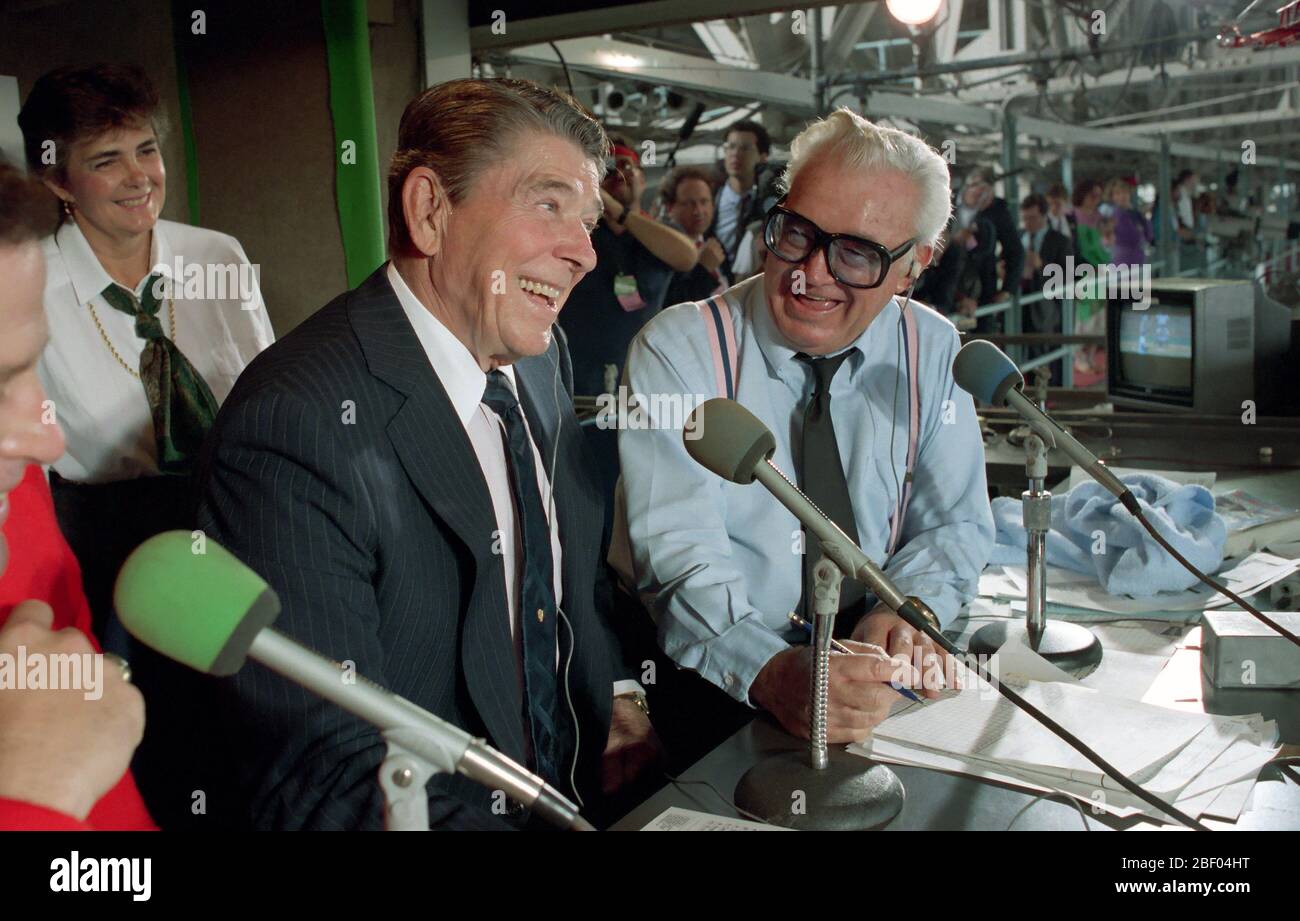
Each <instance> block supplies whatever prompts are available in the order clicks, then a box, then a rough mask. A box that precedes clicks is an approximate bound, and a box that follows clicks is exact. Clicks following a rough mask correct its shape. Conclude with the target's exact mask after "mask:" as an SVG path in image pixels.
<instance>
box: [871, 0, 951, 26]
mask: <svg viewBox="0 0 1300 921" xmlns="http://www.w3.org/2000/svg"><path fill="white" fill-rule="evenodd" d="M942 5H943V0H885V6H886V7H888V8H889V12H890V14H891V15H892V16H893V17H894V18H895V19H897V20H898V21H899V22H902V23H906V24H907V25H909V26H919V25H921V24H923V23H927V22H929V21H930V20H931V19H933V18H934V16H935V14H936V13H938V12H939V7H940V6H942Z"/></svg>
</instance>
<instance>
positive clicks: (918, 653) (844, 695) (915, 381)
mask: <svg viewBox="0 0 1300 921" xmlns="http://www.w3.org/2000/svg"><path fill="white" fill-rule="evenodd" d="M781 187H782V188H783V189H784V190H786V194H785V196H784V197H783V198H781V199H780V200H779V201H778V202H777V203H776V205H775V206H773V207H772V208H771V209H770V210H769V211H768V213H767V217H766V221H765V225H764V237H763V239H764V243H765V244H766V248H767V252H768V258H767V259H766V260H765V269H764V272H763V273H762V274H761V275H758V276H755V277H754V278H751V279H749V280H747V281H745V282H742V283H740V284H738V285H736V286H735V287H733V288H731V289H730V290H728V291H727V292H725V294H723V295H721V296H719V297H715V298H712V299H710V301H708V302H705V303H702V304H682V305H679V306H677V307H673V308H671V309H668V310H665V311H664V312H663V313H661V314H660V315H659V316H658V317H656V318H655V319H654V320H653V321H652V322H651V323H650V324H648V325H647V326H646V327H645V329H644V330H642V332H641V334H640V335H639V336H638V338H637V339H636V340H635V341H634V343H633V345H632V348H631V350H630V351H629V353H628V358H627V381H626V382H627V385H628V391H629V392H630V393H633V394H637V395H639V398H640V399H642V400H643V402H644V404H645V406H644V408H645V411H646V420H647V424H645V425H639V426H636V427H628V428H626V429H625V430H624V431H622V432H621V433H620V438H619V452H620V456H621V461H622V476H623V505H622V507H621V508H620V514H619V522H618V529H619V532H620V533H619V534H618V535H617V537H618V538H619V539H617V540H616V542H615V549H614V550H613V552H612V553H611V559H612V562H614V563H615V565H616V566H617V567H618V568H619V570H620V572H621V573H622V575H623V578H624V583H625V585H626V587H627V588H628V589H629V590H631V591H634V592H635V593H636V594H637V595H638V596H639V598H640V599H641V600H642V601H643V602H644V603H645V604H646V605H647V607H648V608H649V610H650V612H651V614H652V617H653V619H654V621H655V624H656V628H657V634H658V644H659V646H660V648H661V649H662V651H663V653H664V654H665V655H666V661H664V662H663V664H664V666H665V667H663V668H660V669H658V676H657V678H658V680H657V681H656V683H655V685H654V688H653V689H652V691H651V695H652V698H653V697H654V696H655V694H656V693H657V694H658V695H659V696H660V698H661V700H662V701H663V706H665V707H666V708H672V709H671V711H668V710H665V712H689V713H691V714H692V719H690V720H684V721H678V722H679V723H685V724H688V725H685V726H679V727H677V728H679V729H681V730H684V732H681V733H678V734H677V736H676V738H666V739H665V741H666V742H667V744H668V745H669V748H670V754H671V755H673V756H674V759H675V761H676V762H677V763H678V764H680V763H681V762H682V761H685V760H687V759H689V758H693V757H695V756H697V755H698V754H701V753H702V750H706V748H707V746H709V745H711V744H714V743H716V742H717V741H719V740H720V739H721V738H723V737H725V735H726V734H728V733H729V732H731V731H734V729H735V728H737V727H738V726H739V725H741V724H743V722H745V721H746V720H747V719H748V718H749V717H751V716H752V715H753V708H755V707H761V708H763V709H766V710H768V711H770V712H771V713H772V714H773V715H774V716H775V717H776V718H777V719H778V720H779V721H780V722H781V724H782V725H783V726H785V728H786V729H787V730H789V731H790V732H792V733H795V734H796V735H802V736H805V737H806V736H807V734H808V688H809V672H810V667H811V656H810V654H809V648H808V646H807V645H806V637H805V636H801V635H800V634H799V632H798V631H792V630H791V628H790V626H791V620H790V617H789V615H790V614H791V613H792V612H797V613H800V614H803V615H805V616H809V615H810V610H809V608H810V599H811V591H810V589H809V586H810V584H811V570H812V567H813V565H815V563H816V562H817V561H818V560H819V559H820V557H821V550H820V548H819V547H818V546H817V545H816V543H815V541H813V542H810V543H811V545H810V546H809V547H808V552H807V553H804V546H805V543H806V542H807V541H806V538H805V535H804V533H803V531H802V530H801V527H800V525H799V523H798V521H797V520H796V519H795V518H794V516H793V515H791V514H790V513H789V512H788V511H786V509H785V508H784V507H783V506H781V505H780V504H778V503H777V501H776V500H775V499H774V498H773V497H772V496H771V495H770V494H769V493H768V492H767V491H766V490H763V489H761V488H759V487H756V486H738V485H734V484H730V483H726V482H723V481H722V480H721V479H719V478H718V477H716V476H714V475H713V474H712V473H710V472H708V471H707V470H705V469H704V468H703V467H701V466H699V465H698V464H697V463H695V461H693V460H692V459H691V458H690V457H689V456H688V454H687V453H686V450H685V448H684V446H683V441H682V422H681V420H680V419H674V418H668V417H666V416H664V417H661V416H660V413H661V411H662V410H663V409H664V408H666V407H670V406H673V405H679V404H675V401H674V400H673V399H656V397H657V396H660V395H665V396H669V397H673V396H677V395H680V396H681V397H684V398H685V399H687V400H693V401H701V400H703V399H707V398H710V397H715V396H730V397H733V398H734V399H736V400H738V401H739V402H740V403H742V404H743V405H745V406H746V407H747V408H748V409H749V410H750V411H751V412H753V413H754V414H755V415H756V416H758V417H759V418H760V419H761V420H762V421H763V422H764V423H765V424H766V425H767V426H768V428H770V429H771V430H772V432H773V433H774V434H775V436H776V441H777V448H776V454H775V455H774V457H773V461H774V462H775V463H776V464H777V465H778V466H779V467H781V468H782V469H783V470H785V471H787V472H790V473H791V474H793V475H796V476H797V478H798V482H799V485H800V486H801V487H802V489H803V490H804V492H806V493H807V494H808V495H809V497H810V498H811V499H812V500H813V501H814V502H816V503H817V504H818V505H819V506H820V507H821V508H822V509H823V510H825V511H826V513H827V514H828V515H830V516H831V517H832V518H833V519H834V520H835V521H836V523H837V524H839V526H840V527H841V528H842V529H843V530H844V531H845V532H846V533H847V534H848V535H849V536H850V537H852V538H853V539H854V540H856V541H857V542H858V543H859V544H860V545H861V546H862V548H863V550H864V551H865V552H866V553H867V555H868V556H870V557H871V558H872V559H874V560H876V561H877V562H879V563H880V564H881V565H882V566H883V567H884V569H885V572H886V573H887V574H888V575H889V576H890V578H891V579H893V580H894V582H895V583H896V584H897V585H898V587H899V588H900V590H901V591H902V592H903V593H904V594H907V595H915V596H917V597H919V598H920V599H922V600H923V601H925V602H926V603H927V604H928V605H929V606H930V607H931V608H932V609H933V610H934V611H935V613H936V614H937V616H938V617H939V620H940V621H941V622H942V623H945V624H946V623H948V622H949V621H951V620H952V619H953V618H954V617H956V615H957V612H958V609H959V607H960V606H961V605H962V604H963V603H964V602H966V601H967V600H969V599H970V598H971V597H972V596H973V595H974V594H975V591H976V587H977V582H978V578H979V573H980V570H981V569H982V568H983V567H984V564H985V563H986V562H987V560H988V556H989V552H990V549H991V547H992V544H993V519H992V515H991V513H990V510H989V500H988V494H987V489H986V484H985V477H984V450H983V444H982V442H981V440H980V433H979V426H978V424H977V422H976V419H975V408H974V404H973V402H972V400H971V398H970V396H968V395H967V394H966V393H964V392H963V391H961V390H960V389H958V388H957V387H956V386H955V384H954V382H953V378H952V361H953V356H954V355H955V354H956V351H957V348H958V346H959V342H958V338H957V333H956V330H955V329H954V328H953V326H952V324H951V323H949V322H948V321H947V320H946V319H944V318H943V317H942V316H940V315H939V314H938V313H936V312H935V311H934V310H932V309H931V308H929V307H927V306H924V305H922V304H919V303H917V302H916V301H914V300H911V289H912V286H913V285H914V283H915V280H916V277H917V275H919V274H920V272H921V270H922V269H923V268H924V267H925V266H926V265H928V264H929V262H930V260H931V258H932V257H933V255H934V254H935V248H936V243H937V241H938V239H939V236H940V233H941V231H942V230H943V228H944V226H945V225H946V223H947V220H948V214H949V207H950V206H949V178H948V169H947V165H946V164H945V162H944V160H943V158H942V157H940V156H939V154H938V153H937V152H935V151H934V150H933V149H932V148H930V147H929V146H928V145H926V144H925V143H924V142H923V141H921V140H919V139H917V138H915V137H913V136H911V135H908V134H905V133H903V132H900V131H896V130H893V129H890V128H883V127H879V126H877V125H874V124H872V123H871V122H869V121H866V120H865V119H863V118H861V117H860V116H858V115H856V114H854V113H852V112H850V111H848V110H846V109H841V110H839V111H837V112H835V113H834V114H833V115H831V116H830V117H829V118H826V119H824V120H821V121H818V122H815V123H814V124H812V125H810V126H809V127H808V128H806V129H805V130H804V131H803V133H802V134H800V135H799V136H798V137H797V138H796V139H795V140H794V142H793V144H792V145H791V159H790V164H789V166H788V168H787V169H786V172H785V175H784V176H783V177H782V180H781ZM809 619H811V618H810V617H809ZM837 632H842V633H843V634H844V635H845V636H846V637H849V638H850V639H849V642H848V645H849V646H850V647H851V648H853V650H854V652H856V653H859V654H858V655H852V656H848V655H842V656H834V657H832V680H831V706H830V708H829V730H830V733H829V734H830V741H832V742H848V741H852V740H857V739H861V738H864V737H865V736H866V735H867V734H868V733H869V732H870V730H871V728H872V727H873V726H875V725H876V724H877V723H878V722H879V721H880V720H882V719H883V718H884V717H885V716H886V715H887V713H888V711H889V708H890V705H891V704H892V703H893V702H894V701H895V700H896V699H898V695H897V693H896V692H895V691H894V690H893V689H891V688H890V687H889V685H888V684H887V683H885V682H888V681H889V680H890V679H891V678H898V677H900V676H906V677H909V678H911V679H912V680H916V679H917V677H918V673H919V674H920V675H923V676H924V681H925V685H926V687H925V691H924V693H925V694H926V695H928V696H935V695H937V693H938V688H939V686H940V685H941V683H942V675H943V673H944V671H945V670H944V669H943V668H941V667H939V666H942V665H943V664H944V663H943V660H942V659H941V658H940V656H941V654H942V653H941V651H940V650H937V649H936V648H935V647H934V646H933V645H932V643H931V641H930V640H929V639H928V638H926V637H925V636H924V635H923V634H921V633H919V632H917V631H914V630H913V629H912V628H911V627H909V626H908V625H907V624H906V623H905V622H904V621H903V620H901V619H900V618H899V617H898V616H897V615H895V614H894V613H893V612H891V611H890V610H889V609H888V608H886V607H884V606H883V605H879V604H876V603H875V599H874V598H873V597H871V596H870V595H864V589H863V588H862V587H861V586H860V585H858V584H857V583H854V582H851V581H847V580H846V581H845V582H844V585H843V591H842V598H841V615H840V617H839V618H838V621H837ZM901 657H905V658H906V659H907V661H908V663H910V664H912V665H914V666H916V670H915V671H913V670H910V669H908V668H907V667H906V665H903V664H901V663H900V658H901ZM673 666H676V668H675V667H673ZM679 668H680V669H681V670H680V671H679V670H678V669H679ZM652 705H653V702H652ZM679 708H680V709H679ZM670 735H671V734H670Z"/></svg>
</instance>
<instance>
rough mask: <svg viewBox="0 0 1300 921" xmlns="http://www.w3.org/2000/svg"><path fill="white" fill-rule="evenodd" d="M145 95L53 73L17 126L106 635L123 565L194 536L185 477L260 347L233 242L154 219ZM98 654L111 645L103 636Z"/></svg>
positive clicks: (65, 489) (254, 287)
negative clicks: (170, 533) (46, 211)
mask: <svg viewBox="0 0 1300 921" xmlns="http://www.w3.org/2000/svg"><path fill="white" fill-rule="evenodd" d="M158 109H159V101H158V93H157V91H156V90H155V89H154V87H153V85H152V84H151V83H150V81H149V79H148V77H147V76H145V74H144V72H143V71H142V70H141V69H140V68H137V67H129V66H119V65H110V64H101V65H94V66H90V67H78V68H61V69H59V70H56V71H52V72H50V73H47V74H45V75H44V76H43V77H41V78H40V79H39V80H38V81H37V82H36V84H35V86H34V87H33V89H32V92H31V94H30V95H29V96H28V98H27V101H26V103H25V104H24V106H23V109H22V112H21V113H20V115H19V118H18V121H19V125H20V126H21V128H22V131H23V142H24V147H25V153H26V158H27V163H28V167H29V168H30V169H31V170H32V172H33V173H34V174H36V175H37V176H39V177H40V178H41V179H42V180H43V181H44V182H45V184H46V186H47V187H48V188H49V189H50V190H51V191H52V192H53V193H54V194H55V195H57V196H58V198H59V200H60V202H61V203H62V208H63V215H64V217H63V222H62V225H61V226H60V227H59V229H58V231H57V232H56V233H55V234H54V235H53V236H51V237H48V238H46V240H45V241H44V242H43V248H44V252H45V260H46V264H47V266H48V273H47V281H46V287H45V309H46V312H47V315H48V319H49V327H50V342H49V345H48V347H47V348H46V350H45V353H44V356H43V358H42V361H41V365H40V369H39V370H40V375H41V379H42V382H43V383H44V385H45V389H46V392H47V393H48V394H49V397H50V399H51V401H52V403H53V407H52V408H53V411H54V412H55V414H56V415H57V419H58V422H59V424H60V425H61V427H62V428H63V431H64V433H65V435H66V437H67V443H68V450H67V452H66V453H65V454H64V456H63V458H62V459H61V460H60V461H58V462H57V463H56V464H54V468H53V470H54V472H53V474H52V475H51V485H52V487H53V489H54V496H55V503H56V507H57V509H58V511H59V521H60V524H61V526H62V528H63V530H64V533H65V535H66V536H67V537H68V540H69V543H70V544H71V545H72V548H73V550H74V551H75V552H76V554H77V556H78V558H79V559H80V561H81V564H82V567H83V571H84V578H85V582H86V589H87V594H88V596H89V598H90V602H91V608H92V611H93V613H94V615H95V627H96V629H97V631H98V632H99V633H100V635H101V637H104V635H105V634H104V631H105V627H106V621H107V619H108V617H109V614H110V613H111V589H112V581H113V579H114V577H115V576H116V572H117V570H118V568H119V567H120V565H121V562H122V560H123V559H124V558H125V556H126V554H127V553H129V552H130V551H131V550H132V549H133V548H134V547H135V546H136V545H138V544H139V543H140V542H141V541H142V540H144V539H145V538H147V537H149V536H151V535H152V534H155V533H157V532H158V531H161V530H166V529H170V528H184V529H186V530H188V529H190V528H191V527H192V526H193V522H192V520H191V515H192V509H193V501H192V491H191V487H190V473H191V471H192V468H193V465H194V463H195V461H196V460H197V457H198V453H199V450H200V448H201V445H202V442H203V437H204V435H205V434H206V432H207V429H208V427H209V426H210V425H211V423H212V419H213V417H214V416H215V415H216V410H217V407H218V406H219V405H220V402H221V401H222V400H224V399H225V397H226V396H227V395H228V394H229V393H230V389H231V387H232V386H233V385H234V382H235V378H237V377H238V376H239V373H240V372H241V371H242V370H243V369H244V367H245V366H246V365H247V364H248V362H249V361H250V360H252V358H253V357H254V356H255V355H256V354H257V353H258V352H260V351H261V350H262V349H264V348H266V347H267V346H268V345H270V344H271V342H272V341H273V338H274V337H273V334H272V331H271V324H270V320H269V318H268V317H267V314H266V307H265V305H264V304H263V302H262V296H261V293H260V291H259V287H258V282H257V277H256V273H255V272H254V267H253V266H252V265H251V264H250V263H249V261H248V257H247V256H245V254H244V250H243V248H242V247H241V246H240V245H239V242H238V241H237V240H235V239H234V238H233V237H230V236H227V235H226V234H222V233H217V232H216V231H212V230H203V229H201V228H198V227H190V226H187V225H184V224H177V223H173V222H171V221H162V220H159V219H158V215H159V214H160V212H161V211H162V208H163V203H164V201H165V199H166V193H167V184H166V182H167V173H166V168H165V166H164V164H163V158H162V152H161V149H160V147H159V139H158V133H159V128H160V119H159V112H158ZM107 639H108V640H109V641H110V642H108V643H107V645H109V646H113V645H115V643H114V642H112V640H114V639H116V637H114V635H113V632H112V631H111V630H110V631H109V635H108V637H107Z"/></svg>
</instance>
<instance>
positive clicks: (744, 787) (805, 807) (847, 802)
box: [735, 745, 905, 831]
mask: <svg viewBox="0 0 1300 921" xmlns="http://www.w3.org/2000/svg"><path fill="white" fill-rule="evenodd" d="M828 754H829V756H830V758H829V763H828V764H827V766H826V768H825V769H823V770H816V769H814V768H813V767H812V765H811V764H809V763H808V751H807V749H802V750H800V751H789V752H782V753H780V754H777V755H773V756H771V757H770V758H765V759H764V760H762V761H760V762H759V763H758V764H756V765H754V766H753V767H752V768H750V769H749V770H748V771H747V772H746V773H745V776H744V777H742V778H740V782H739V783H737V784H736V792H735V800H736V805H737V806H739V807H740V808H741V809H744V810H745V811H746V812H750V813H753V814H754V815H757V816H761V817H762V818H763V819H765V820H767V821H768V822H771V823H772V824H773V825H780V826H782V827H783V828H793V829H796V830H798V831H866V830H869V829H873V828H880V827H881V826H882V825H886V824H888V823H889V822H890V821H892V820H893V818H894V817H895V816H896V815H898V813H899V812H900V811H901V810H902V808H903V800H904V798H905V793H904V791H903V782H902V781H901V780H899V779H898V775H897V774H895V773H894V772H893V771H891V770H890V769H889V768H887V767H885V766H884V765H883V764H878V763H876V762H874V761H871V760H869V759H867V758H861V757H859V756H857V755H851V754H849V753H848V752H847V751H845V750H844V748H843V746H838V745H833V746H831V747H830V749H829V751H828ZM797 794H802V795H797Z"/></svg>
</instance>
